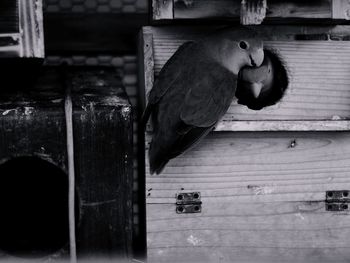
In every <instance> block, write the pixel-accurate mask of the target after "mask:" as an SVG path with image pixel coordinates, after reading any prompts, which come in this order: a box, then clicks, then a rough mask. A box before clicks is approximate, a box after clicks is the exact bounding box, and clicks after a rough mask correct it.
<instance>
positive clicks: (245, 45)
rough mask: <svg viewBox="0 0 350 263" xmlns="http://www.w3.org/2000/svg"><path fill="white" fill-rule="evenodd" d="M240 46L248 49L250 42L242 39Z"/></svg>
mask: <svg viewBox="0 0 350 263" xmlns="http://www.w3.org/2000/svg"><path fill="white" fill-rule="evenodd" d="M238 45H239V48H241V49H244V50H246V49H247V48H248V43H247V42H245V41H240V42H239V44H238Z"/></svg>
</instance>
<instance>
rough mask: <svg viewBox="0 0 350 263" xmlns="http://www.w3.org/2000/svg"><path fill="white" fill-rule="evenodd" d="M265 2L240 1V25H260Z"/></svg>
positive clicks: (263, 16)
mask: <svg viewBox="0 0 350 263" xmlns="http://www.w3.org/2000/svg"><path fill="white" fill-rule="evenodd" d="M266 7H267V2H266V0H242V2H241V12H240V20H241V24H242V25H260V24H261V23H262V21H263V20H264V18H265V16H266Z"/></svg>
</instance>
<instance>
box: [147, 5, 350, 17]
mask: <svg viewBox="0 0 350 263" xmlns="http://www.w3.org/2000/svg"><path fill="white" fill-rule="evenodd" d="M267 6H268V10H267V11H268V12H267V14H266V19H267V21H276V20H277V21H278V20H281V19H283V20H287V21H289V22H292V21H296V20H305V19H312V20H315V19H317V20H320V19H321V20H325V19H326V20H331V19H336V20H339V19H340V20H348V19H349V18H350V11H349V10H350V4H349V2H348V1H345V0H322V1H311V2H310V1H309V2H305V1H304V2H303V1H297V0H289V1H267ZM240 9H241V1H231V0H208V1H202V0H165V1H163V0H152V11H153V21H154V22H157V21H161V20H174V19H175V20H176V19H221V20H222V19H226V20H227V19H233V20H237V21H238V20H239V18H240Z"/></svg>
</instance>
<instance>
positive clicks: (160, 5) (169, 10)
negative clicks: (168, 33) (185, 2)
mask: <svg viewBox="0 0 350 263" xmlns="http://www.w3.org/2000/svg"><path fill="white" fill-rule="evenodd" d="M152 12H153V16H152V17H153V20H161V19H173V18H174V13H173V0H152Z"/></svg>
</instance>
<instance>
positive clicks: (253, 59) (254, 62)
mask: <svg viewBox="0 0 350 263" xmlns="http://www.w3.org/2000/svg"><path fill="white" fill-rule="evenodd" d="M249 57H250V63H251V66H252V67H260V66H261V64H262V63H263V61H264V50H263V49H262V48H259V49H258V50H257V51H255V52H254V53H251V55H250V56H249Z"/></svg>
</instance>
